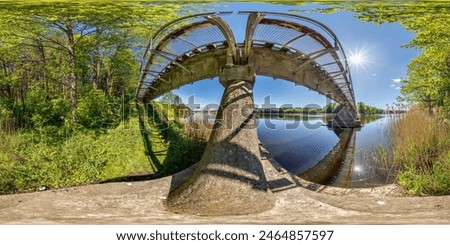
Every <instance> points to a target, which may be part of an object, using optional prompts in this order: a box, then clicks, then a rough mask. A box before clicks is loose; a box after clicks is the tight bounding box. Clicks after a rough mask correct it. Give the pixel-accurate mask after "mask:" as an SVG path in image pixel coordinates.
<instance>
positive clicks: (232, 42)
mask: <svg viewBox="0 0 450 245" xmlns="http://www.w3.org/2000/svg"><path fill="white" fill-rule="evenodd" d="M205 19H207V20H208V21H209V22H211V23H212V24H213V25H216V26H217V27H218V28H219V29H220V31H221V32H222V34H223V35H224V36H225V39H226V40H227V42H228V49H229V54H227V55H228V56H231V57H232V58H233V60H234V64H239V63H240V54H239V53H238V51H237V48H236V39H235V38H234V34H233V31H232V30H231V27H230V26H229V25H228V24H227V22H225V21H224V20H223V19H222V18H220V16H218V15H216V14H214V15H208V16H205Z"/></svg>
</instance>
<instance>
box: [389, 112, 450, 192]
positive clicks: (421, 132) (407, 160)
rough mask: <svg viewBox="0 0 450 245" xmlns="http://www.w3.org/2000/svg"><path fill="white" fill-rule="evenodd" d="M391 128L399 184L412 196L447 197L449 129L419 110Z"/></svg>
mask: <svg viewBox="0 0 450 245" xmlns="http://www.w3.org/2000/svg"><path fill="white" fill-rule="evenodd" d="M392 127H394V128H393V132H394V134H393V136H394V138H393V140H394V145H395V148H394V155H393V156H394V163H395V166H397V167H398V168H399V169H400V173H399V176H398V182H399V183H400V184H401V185H402V186H403V187H404V188H405V189H406V190H407V192H408V193H410V194H414V195H446V194H450V127H449V125H448V124H446V123H444V122H443V121H442V120H440V119H437V118H434V117H432V116H430V115H429V114H428V113H426V112H423V111H421V110H418V109H414V110H411V111H410V112H408V113H407V114H405V115H404V117H402V118H401V119H399V120H398V121H397V122H396V123H395V124H394V125H393V126H392Z"/></svg>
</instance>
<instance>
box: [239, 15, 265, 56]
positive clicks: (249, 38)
mask: <svg viewBox="0 0 450 245" xmlns="http://www.w3.org/2000/svg"><path fill="white" fill-rule="evenodd" d="M264 16H265V15H263V14H259V13H251V14H250V15H249V16H248V19H247V27H246V29H245V43H244V56H243V57H242V61H243V62H245V63H247V62H248V56H249V55H250V49H251V47H252V43H253V35H254V34H255V31H256V27H257V26H258V24H259V22H261V20H263V19H264Z"/></svg>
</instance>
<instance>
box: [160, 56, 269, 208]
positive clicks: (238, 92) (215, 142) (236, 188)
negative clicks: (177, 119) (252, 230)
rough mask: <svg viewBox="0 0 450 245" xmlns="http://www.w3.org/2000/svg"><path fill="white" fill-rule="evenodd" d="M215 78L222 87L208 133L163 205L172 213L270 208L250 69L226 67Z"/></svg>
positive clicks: (253, 76)
mask: <svg viewBox="0 0 450 245" xmlns="http://www.w3.org/2000/svg"><path fill="white" fill-rule="evenodd" d="M219 79H220V82H221V83H222V85H223V86H224V87H225V91H224V93H223V96H222V100H221V103H220V108H219V110H218V113H217V117H216V122H215V124H214V128H213V130H212V133H211V137H210V139H209V141H208V145H207V147H206V150H205V152H204V154H203V156H202V159H201V160H200V162H199V164H198V166H197V168H196V169H195V170H194V173H193V174H192V175H191V176H190V177H189V179H188V180H187V181H186V182H185V183H183V184H181V185H180V186H179V187H178V188H176V189H175V190H174V191H172V192H171V193H170V194H169V197H168V199H167V203H166V205H167V207H168V209H169V210H171V211H175V212H183V213H193V214H200V215H236V214H248V213H259V212H263V211H266V210H269V209H271V208H272V207H273V206H274V198H273V195H272V193H271V192H270V191H269V190H268V185H267V182H266V178H265V174H264V171H263V167H262V163H261V156H260V150H259V140H258V136H257V132H256V121H255V113H254V101H253V85H254V82H255V71H254V68H253V67H251V66H238V65H234V66H226V67H224V68H222V70H221V73H220V77H219Z"/></svg>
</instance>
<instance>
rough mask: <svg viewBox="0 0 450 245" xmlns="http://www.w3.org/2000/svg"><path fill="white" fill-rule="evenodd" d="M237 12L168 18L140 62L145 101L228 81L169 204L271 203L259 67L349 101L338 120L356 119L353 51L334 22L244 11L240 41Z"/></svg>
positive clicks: (255, 208) (227, 208)
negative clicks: (202, 143) (258, 109)
mask: <svg viewBox="0 0 450 245" xmlns="http://www.w3.org/2000/svg"><path fill="white" fill-rule="evenodd" d="M231 14H232V12H220V13H206V14H197V15H193V16H187V17H183V18H180V19H178V20H175V21H172V22H170V23H168V24H166V25H165V26H163V27H162V28H161V29H160V30H158V31H157V32H156V34H155V35H154V36H153V37H152V38H151V41H150V44H149V46H148V48H147V50H146V52H145V56H144V59H143V63H142V66H141V74H140V77H139V88H138V90H137V98H138V99H139V100H140V101H143V102H147V101H150V100H152V99H155V98H157V97H158V96H160V95H162V94H164V93H166V92H168V91H170V90H172V89H175V88H178V87H181V86H183V85H185V84H188V83H193V82H195V81H199V80H202V79H205V78H212V77H219V81H220V83H221V84H222V85H223V86H224V87H225V90H224V92H223V96H222V99H221V105H220V107H219V110H218V112H217V116H216V122H215V123H214V127H213V130H212V132H211V136H210V139H209V141H208V144H207V147H206V149H205V152H204V153H203V155H202V158H201V160H200V162H199V163H198V166H197V167H196V169H195V171H194V172H193V173H192V175H191V176H190V177H189V178H188V179H187V180H186V181H185V182H184V183H183V184H181V185H179V186H178V187H176V188H173V190H172V191H171V192H170V193H169V196H168V199H167V202H166V206H167V207H168V208H169V209H170V210H173V211H175V212H187V213H195V214H205V215H223V214H229V215H233V214H244V213H255V212H263V211H267V210H268V209H270V208H272V207H273V205H274V199H273V196H272V194H271V192H270V190H268V184H267V181H266V178H265V173H264V169H263V167H262V161H261V152H260V148H259V140H258V136H257V133H256V127H255V123H256V121H255V110H254V98H253V86H254V83H255V76H256V75H264V76H271V77H275V78H281V79H284V80H287V81H291V82H294V83H296V84H299V85H303V86H306V87H308V88H310V89H312V90H315V91H318V92H319V93H322V94H324V95H325V96H327V97H329V98H331V99H332V100H335V101H337V102H339V103H341V104H342V105H344V107H343V108H346V109H345V110H341V111H340V112H339V113H338V115H337V119H334V120H333V121H332V122H333V124H336V125H338V126H344V127H354V126H356V125H357V124H358V123H357V121H356V119H355V111H356V103H355V98H354V94H353V87H352V80H351V75H350V71H349V66H348V64H347V59H346V56H345V53H344V51H343V49H342V46H341V44H340V42H339V40H338V39H337V37H336V35H335V34H334V33H333V32H332V31H331V30H330V29H329V28H328V27H326V26H325V25H323V24H321V23H320V22H317V21H315V20H313V19H310V18H306V17H302V16H298V15H292V14H283V13H274V12H239V13H238V14H242V15H247V22H246V25H245V38H244V41H243V43H237V42H236V39H235V37H234V33H233V30H232V29H231V28H230V26H229V25H228V23H227V22H226V21H225V20H224V18H222V17H223V16H224V15H231ZM341 112H342V113H341Z"/></svg>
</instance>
